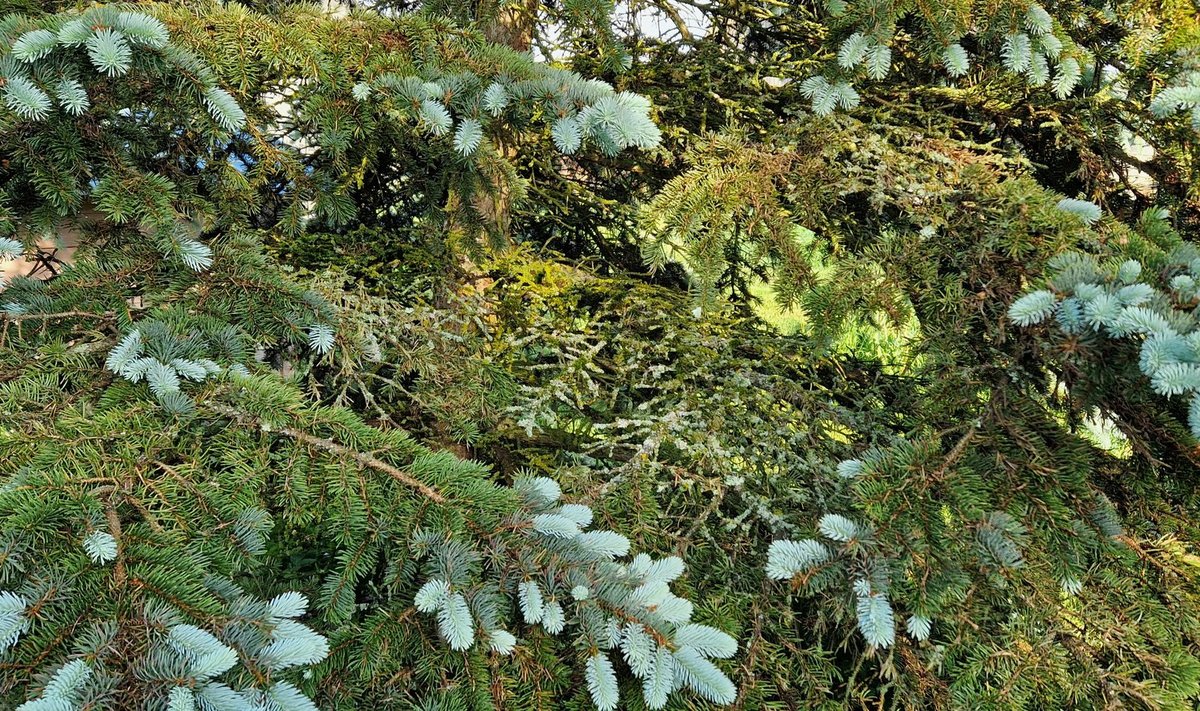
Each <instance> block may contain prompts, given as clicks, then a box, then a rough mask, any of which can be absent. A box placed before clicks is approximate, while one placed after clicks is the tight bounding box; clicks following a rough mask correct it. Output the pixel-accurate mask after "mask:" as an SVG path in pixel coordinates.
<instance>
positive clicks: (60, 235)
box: [0, 208, 104, 288]
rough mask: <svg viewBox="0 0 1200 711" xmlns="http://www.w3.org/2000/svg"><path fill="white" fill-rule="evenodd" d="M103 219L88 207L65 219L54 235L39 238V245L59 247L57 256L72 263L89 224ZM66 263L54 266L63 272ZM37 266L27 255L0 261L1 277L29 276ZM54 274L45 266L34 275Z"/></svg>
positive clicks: (20, 234) (18, 237)
mask: <svg viewBox="0 0 1200 711" xmlns="http://www.w3.org/2000/svg"><path fill="white" fill-rule="evenodd" d="M103 219H104V218H103V217H102V216H101V215H100V213H98V212H96V211H95V210H92V209H90V208H86V209H84V210H83V211H82V212H81V213H80V214H79V216H78V217H75V218H72V219H71V220H68V221H64V222H63V223H62V224H61V225H59V227H58V229H57V230H56V232H55V234H54V235H53V236H47V237H46V238H45V239H42V240H39V241H38V242H37V246H38V247H41V248H42V249H43V250H45V251H47V252H53V251H54V250H55V248H57V249H58V252H56V253H55V258H56V259H58V260H59V261H60V262H64V264H70V263H71V262H72V260H73V259H74V256H75V249H76V248H77V247H78V246H79V244H80V241H81V240H82V239H83V236H84V234H85V233H86V231H87V229H88V228H87V226H88V224H90V223H95V222H98V221H101V220H103ZM25 237H26V235H25V234H23V233H21V232H18V233H17V239H19V240H24V239H25ZM64 264H57V263H55V264H54V265H53V266H54V268H55V269H57V270H58V271H60V272H61V271H62V269H63V267H64ZM35 266H37V260H36V259H34V258H32V256H26V258H25V259H17V260H11V259H10V260H5V261H3V262H0V277H3V280H8V279H12V278H13V277H17V276H27V275H29V272H30V271H31V270H32V269H33V268H34V267H35ZM52 275H53V274H52V273H51V272H50V271H48V270H46V268H45V267H43V268H41V269H39V270H38V271H37V273H35V274H33V275H32V276H33V277H34V278H37V279H48V278H50V277H51V276H52ZM0 288H3V287H0Z"/></svg>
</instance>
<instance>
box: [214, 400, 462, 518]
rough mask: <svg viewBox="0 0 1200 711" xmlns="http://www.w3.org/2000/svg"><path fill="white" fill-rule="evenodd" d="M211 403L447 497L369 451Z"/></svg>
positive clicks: (432, 496) (436, 497) (429, 494)
mask: <svg viewBox="0 0 1200 711" xmlns="http://www.w3.org/2000/svg"><path fill="white" fill-rule="evenodd" d="M210 407H211V409H212V410H213V411H214V412H217V413H219V414H221V415H224V416H226V417H230V418H232V419H235V420H237V421H239V422H247V421H258V422H259V426H260V427H262V428H263V431H266V432H278V433H280V434H283V435H286V436H288V437H291V438H292V439H294V440H297V441H300V442H304V443H305V444H307V445H308V446H310V447H314V448H316V449H320V450H322V451H325V452H328V453H330V454H336V455H338V456H339V457H346V458H349V459H353V460H354V461H356V462H358V463H359V464H360V465H362V466H363V467H366V468H368V469H374V470H376V471H380V472H383V473H384V474H387V475H388V476H390V477H392V478H393V479H395V480H396V481H398V482H400V483H401V484H403V485H405V486H407V487H409V488H412V489H416V490H417V491H419V492H421V493H422V494H424V495H425V497H426V498H427V499H429V500H430V501H433V502H434V503H438V504H444V503H446V497H445V496H443V495H442V494H441V493H439V492H438V491H437V490H435V489H434V488H432V487H431V486H429V485H428V484H425V483H424V482H421V481H419V480H417V479H415V478H413V477H412V476H411V475H409V474H407V473H405V472H404V471H403V470H401V469H399V468H397V467H394V466H392V465H391V464H388V463H387V462H385V461H383V460H381V459H378V458H376V457H373V456H371V455H370V454H367V453H366V452H359V451H356V450H354V449H351V448H349V447H346V446H344V445H341V444H338V443H337V442H334V441H333V440H332V439H327V438H324V437H317V436H315V435H311V434H309V433H307V432H304V431H301V430H298V429H296V428H295V427H287V426H284V427H272V426H271V425H269V424H267V423H265V422H262V421H261V420H259V418H256V417H254V416H252V415H249V414H247V413H244V412H239V411H238V410H235V409H234V408H232V407H228V406H225V405H216V404H213V405H210Z"/></svg>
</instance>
